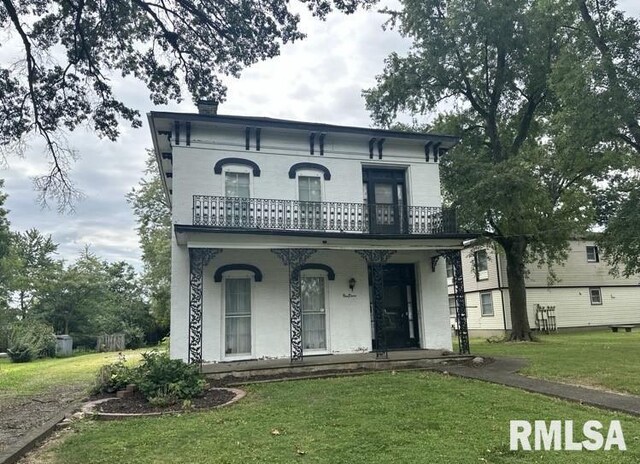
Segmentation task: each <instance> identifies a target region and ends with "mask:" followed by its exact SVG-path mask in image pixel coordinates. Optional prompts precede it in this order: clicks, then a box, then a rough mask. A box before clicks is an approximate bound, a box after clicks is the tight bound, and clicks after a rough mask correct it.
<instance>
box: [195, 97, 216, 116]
mask: <svg viewBox="0 0 640 464" xmlns="http://www.w3.org/2000/svg"><path fill="white" fill-rule="evenodd" d="M198 113H200V114H204V115H206V116H215V115H216V114H218V102H217V101H214V100H198Z"/></svg>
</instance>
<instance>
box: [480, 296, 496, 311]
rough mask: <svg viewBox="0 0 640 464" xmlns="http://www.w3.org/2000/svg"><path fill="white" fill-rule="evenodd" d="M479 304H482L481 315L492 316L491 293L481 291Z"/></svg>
mask: <svg viewBox="0 0 640 464" xmlns="http://www.w3.org/2000/svg"><path fill="white" fill-rule="evenodd" d="M480 304H481V306H482V315H483V316H493V298H492V297H491V293H481V294H480Z"/></svg>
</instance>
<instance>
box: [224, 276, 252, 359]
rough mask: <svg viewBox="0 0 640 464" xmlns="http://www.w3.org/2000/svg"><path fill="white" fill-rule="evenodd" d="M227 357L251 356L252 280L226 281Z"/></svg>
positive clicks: (228, 279) (225, 333)
mask: <svg viewBox="0 0 640 464" xmlns="http://www.w3.org/2000/svg"><path fill="white" fill-rule="evenodd" d="M224 319H225V324H224V325H225V329H224V335H225V337H224V338H225V349H224V352H225V354H226V355H242V354H251V279H250V278H227V279H225V281H224Z"/></svg>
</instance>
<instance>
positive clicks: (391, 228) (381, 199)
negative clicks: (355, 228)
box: [363, 168, 405, 234]
mask: <svg viewBox="0 0 640 464" xmlns="http://www.w3.org/2000/svg"><path fill="white" fill-rule="evenodd" d="M404 177H405V172H404V171H403V170H398V169H371V168H365V169H364V171H363V182H364V189H363V190H364V197H365V203H366V205H367V216H368V220H369V231H370V233H372V234H399V233H401V232H402V231H403V229H404V228H405V227H404V226H403V224H404V222H405V215H404V207H405V206H404V205H405V181H404Z"/></svg>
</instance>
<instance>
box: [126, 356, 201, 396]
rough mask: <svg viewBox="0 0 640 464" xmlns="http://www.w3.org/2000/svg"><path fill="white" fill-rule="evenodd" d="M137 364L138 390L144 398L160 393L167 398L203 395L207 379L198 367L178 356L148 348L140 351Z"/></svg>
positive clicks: (159, 394)
mask: <svg viewBox="0 0 640 464" xmlns="http://www.w3.org/2000/svg"><path fill="white" fill-rule="evenodd" d="M142 358H143V359H142V363H141V364H140V366H139V367H138V368H137V382H136V385H137V386H138V390H139V391H140V392H141V393H142V394H143V395H144V397H145V398H146V399H147V400H150V399H151V398H155V399H157V400H158V401H162V399H161V398H162V397H168V398H166V399H167V400H169V401H172V400H175V401H177V400H184V399H190V398H194V397H197V396H200V395H202V393H203V392H204V388H205V385H206V382H205V380H204V378H203V377H202V374H200V372H199V370H198V367H197V366H195V365H190V364H186V363H184V362H183V361H181V360H179V359H171V358H169V355H168V354H167V353H162V352H158V351H150V352H148V353H144V354H143V355H142Z"/></svg>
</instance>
